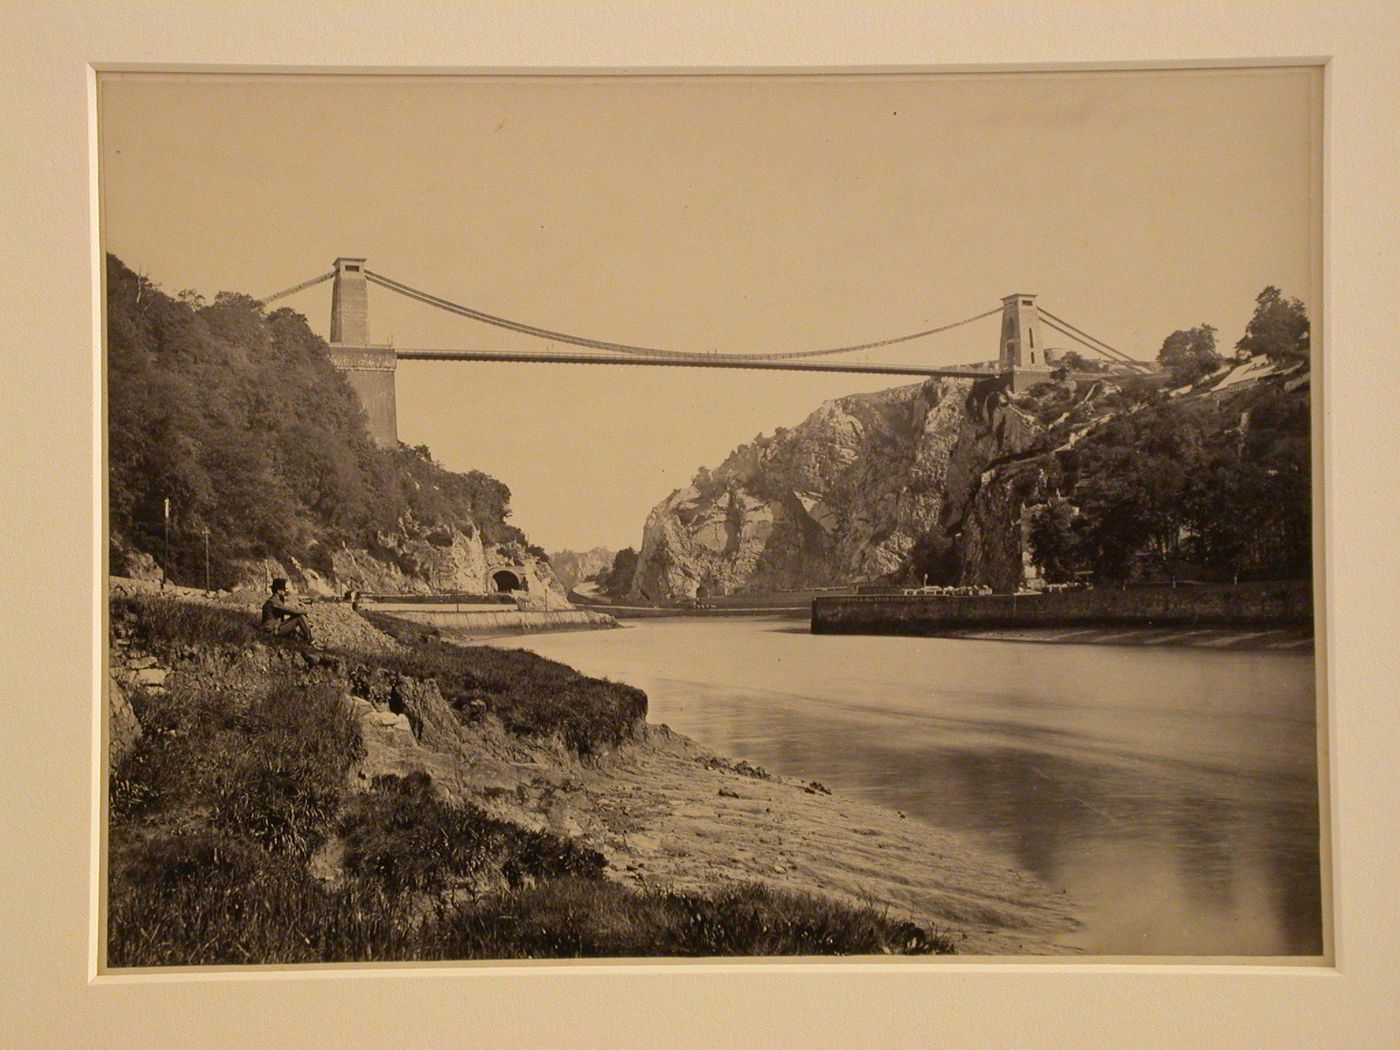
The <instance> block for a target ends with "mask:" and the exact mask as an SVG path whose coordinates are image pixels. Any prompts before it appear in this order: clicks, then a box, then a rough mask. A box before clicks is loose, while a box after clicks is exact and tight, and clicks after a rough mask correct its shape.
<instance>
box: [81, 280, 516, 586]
mask: <svg viewBox="0 0 1400 1050" xmlns="http://www.w3.org/2000/svg"><path fill="white" fill-rule="evenodd" d="M107 325H108V340H107V342H108V358H107V367H108V371H107V408H108V463H109V471H110V473H109V480H110V484H109V497H110V507H111V531H112V534H113V537H114V540H116V539H118V538H119V539H122V540H124V541H125V542H126V543H127V544H129V545H130V546H132V547H135V548H137V549H140V550H143V551H146V552H148V553H150V554H152V555H154V556H155V557H156V558H157V560H158V561H160V562H161V563H162V565H163V567H164V568H165V569H166V571H167V572H168V573H169V574H170V575H171V576H172V578H174V579H177V580H180V581H183V582H190V583H194V582H202V581H203V577H204V538H205V531H206V530H207V531H208V539H209V552H210V562H211V570H212V573H211V575H212V582H213V583H214V584H215V585H221V584H224V583H227V582H230V580H231V578H232V575H233V571H234V569H233V566H232V565H231V564H230V563H231V562H233V561H234V560H236V559H241V558H256V557H261V556H264V555H270V556H274V557H278V558H285V557H288V556H290V557H296V558H298V559H300V560H302V561H304V562H307V563H309V564H313V565H322V566H324V564H325V562H326V559H327V554H328V551H329V549H331V548H333V547H335V546H336V545H338V544H340V543H343V542H348V543H350V544H352V545H356V546H365V545H368V544H369V543H370V542H372V540H373V537H374V535H375V533H376V532H377V531H379V530H389V529H392V528H394V527H395V525H396V524H397V523H398V522H399V521H400V520H401V519H403V518H405V517H407V516H411V517H412V518H413V519H414V520H415V521H417V522H419V523H420V524H423V525H425V526H430V527H431V526H434V525H445V526H453V527H457V528H461V529H464V530H466V531H470V530H472V529H473V528H480V529H481V530H482V533H483V535H484V538H485V540H486V541H487V542H492V543H505V542H518V541H521V540H523V536H522V534H521V533H520V531H519V530H518V529H516V528H515V527H514V526H512V525H509V524H508V523H507V521H506V518H507V517H508V515H509V513H510V510H509V502H510V490H509V489H507V488H506V486H505V485H503V484H501V482H499V481H497V480H496V479H494V478H491V477H489V476H487V475H485V474H482V473H480V472H478V471H472V472H469V473H467V474H454V473H450V472H448V471H446V470H444V469H443V468H442V467H440V466H438V465H437V464H435V463H434V462H433V461H432V458H431V456H430V455H429V453H428V450H427V449H426V448H424V447H422V446H418V447H416V448H408V447H407V446H400V447H399V448H397V449H392V450H391V449H377V448H375V447H374V446H373V445H372V444H371V442H370V440H369V437H368V433H367V431H366V429H365V418H364V413H363V412H362V410H361V408H360V405H359V402H358V401H357V399H356V398H355V395H354V393H353V391H351V389H350V387H349V386H348V384H347V383H346V382H345V380H344V378H343V377H342V376H341V375H340V374H339V373H338V372H337V371H336V370H335V369H334V368H333V367H332V365H331V363H330V361H329V359H328V357H327V355H326V347H325V343H324V342H322V340H321V339H320V338H319V337H318V336H316V335H315V334H314V333H313V332H312V331H311V329H310V328H309V327H308V326H307V323H306V319H305V318H304V317H303V316H302V315H300V314H298V313H295V312H293V311H292V310H289V309H278V310H274V311H272V312H271V313H267V314H265V313H264V311H263V308H262V307H261V306H260V305H259V304H258V303H257V302H256V301H255V300H253V299H251V298H249V297H248V296H246V295H238V294H233V293H228V292H221V293H219V295H218V296H217V297H216V298H215V299H214V301H213V302H212V303H205V302H204V301H203V300H202V299H200V298H199V297H198V296H195V295H192V294H190V293H184V294H182V295H181V297H180V298H178V299H176V298H171V297H170V296H168V295H165V294H164V293H163V292H161V291H160V290H159V289H158V288H157V287H156V286H155V285H153V284H152V283H151V282H150V281H148V280H146V279H145V278H144V277H141V276H138V275H137V274H135V273H133V272H132V271H131V270H130V269H128V268H127V267H126V266H124V265H123V264H122V263H121V261H120V260H118V259H116V258H115V257H113V256H108V259H107ZM167 498H168V499H169V500H170V509H171V524H172V533H171V543H170V548H169V553H168V557H167V553H166V545H165V532H164V501H165V500H166V499H167ZM118 553H119V552H118V551H116V550H114V554H118ZM114 564H117V558H114Z"/></svg>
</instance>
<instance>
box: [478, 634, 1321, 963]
mask: <svg viewBox="0 0 1400 1050" xmlns="http://www.w3.org/2000/svg"><path fill="white" fill-rule="evenodd" d="M491 644H495V645H500V646H505V647H509V648H517V647H523V648H529V649H531V650H534V651H535V652H537V653H540V654H541V655H543V656H547V657H550V658H552V659H555V660H560V661H562V662H564V663H567V664H569V665H571V666H573V667H576V668H578V669H579V670H581V671H583V672H585V673H586V674H591V675H596V676H602V677H607V678H612V679H614V680H618V681H623V682H628V683H630V684H632V685H636V686H638V687H640V688H642V689H644V690H646V693H647V696H648V697H649V698H650V714H649V716H648V718H649V720H650V721H652V722H665V723H668V724H669V725H670V726H671V727H672V728H673V729H675V730H677V731H678V732H681V733H685V734H686V735H688V736H690V737H692V738H694V739H696V740H698V741H700V742H701V743H702V744H704V745H705V746H707V747H709V748H711V749H713V750H714V751H717V752H719V753H720V754H723V755H727V756H730V757H732V758H743V759H747V760H749V761H750V762H753V763H756V764H758V765H762V766H766V767H768V768H769V769H772V770H774V771H775V772H780V773H785V774H790V775H793V776H799V777H802V778H803V779H817V780H820V781H821V782H823V783H824V784H826V785H827V786H828V787H830V788H831V789H832V790H833V791H837V792H842V793H846V794H848V795H851V796H855V797H860V798H863V799H866V800H868V801H872V802H876V803H879V804H882V805H885V806H889V807H893V808H897V809H900V810H902V811H904V812H905V813H907V814H908V815H909V816H910V817H912V818H916V819H920V820H924V821H927V822H929V823H930V824H934V825H936V826H938V827H940V828H944V829H947V830H952V831H956V832H959V833H961V834H962V835H963V836H965V837H966V838H967V839H968V840H969V841H970V842H972V843H973V844H975V845H976V846H978V847H979V848H980V849H981V850H982V851H983V852H985V853H988V854H991V855H994V856H996V857H997V858H999V859H1001V860H1003V861H1006V862H1009V863H1012V864H1016V865H1018V866H1020V867H1022V868H1025V869H1027V870H1029V871H1032V872H1034V873H1035V874H1036V875H1038V876H1039V877H1040V878H1041V879H1042V880H1044V881H1045V882H1046V883H1048V884H1050V885H1051V886H1054V887H1057V888H1063V889H1065V890H1067V891H1068V892H1069V894H1070V895H1071V896H1072V897H1073V898H1074V899H1075V900H1076V901H1077V903H1078V905H1079V914H1080V916H1081V918H1082V919H1083V922H1084V926H1083V928H1082V929H1081V930H1080V931H1078V932H1076V933H1075V934H1073V935H1071V936H1070V937H1069V938H1067V940H1068V942H1069V943H1072V944H1074V945H1077V946H1079V947H1080V948H1082V949H1084V950H1086V951H1088V952H1091V953H1095V954H1112V955H1131V954H1153V955H1290V954H1303V955H1314V954H1319V953H1320V952H1321V933H1320V917H1319V900H1320V892H1319V883H1318V871H1319V865H1318V846H1317V843H1318V802H1317V778H1316V733H1315V716H1314V712H1315V702H1314V685H1313V667H1314V665H1313V658H1312V656H1311V655H1310V654H1307V653H1280V652H1263V651H1260V652H1220V651H1205V650H1201V649H1188V648H1166V647H1155V648H1154V647H1143V646H1136V647H1127V646H1125V647H1118V646H1112V645H1038V644H1034V643H1028V642H998V641H974V640H963V639H944V638H883V637H834V636H825V637H813V636H812V635H811V634H809V633H808V632H807V629H806V625H805V624H803V623H799V622H796V621H792V620H786V621H784V620H773V619H741V620H735V619H723V618H715V619H669V620H648V621H641V622H639V623H637V624H636V625H635V626H629V627H628V628H626V629H624V630H617V631H586V632H582V631H581V632H576V633H561V634H543V635H535V636H531V637H524V638H522V637H514V638H501V639H496V640H495V641H494V642H492V643H491Z"/></svg>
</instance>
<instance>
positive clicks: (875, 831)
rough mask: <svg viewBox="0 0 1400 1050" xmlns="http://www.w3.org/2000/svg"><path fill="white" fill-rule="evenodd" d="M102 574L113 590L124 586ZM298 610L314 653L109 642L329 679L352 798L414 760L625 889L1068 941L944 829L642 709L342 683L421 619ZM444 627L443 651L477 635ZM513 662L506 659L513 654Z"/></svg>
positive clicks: (291, 682) (1067, 909) (252, 671)
mask: <svg viewBox="0 0 1400 1050" xmlns="http://www.w3.org/2000/svg"><path fill="white" fill-rule="evenodd" d="M113 583H114V586H113V588H112V596H113V597H114V598H115V597H117V596H118V595H120V594H122V593H123V592H125V593H131V591H130V590H127V589H126V588H123V587H120V586H117V585H116V583H117V581H113ZM132 590H136V591H140V590H145V588H140V587H138V588H134V589H132ZM148 593H149V592H148ZM160 597H162V598H164V599H166V600H170V601H173V602H192V603H194V604H198V605H201V606H204V607H207V608H210V609H215V610H217V609H220V608H222V609H224V610H227V611H228V613H229V614H233V617H234V618H235V619H237V618H245V619H246V623H247V625H248V626H247V627H246V628H241V630H248V631H251V630H252V625H253V623H254V622H255V621H254V619H253V614H254V612H255V606H253V605H251V604H250V603H249V600H248V599H247V598H246V597H235V596H230V595H225V596H219V597H209V596H205V595H202V594H198V593H172V592H169V591H168V592H167V593H166V594H165V595H163V596H160ZM310 615H311V619H312V624H313V629H315V630H316V632H317V636H318V638H324V639H325V640H326V642H327V643H328V646H327V649H326V650H322V651H320V652H304V651H303V650H302V648H301V647H298V646H285V645H281V644H276V645H273V644H271V643H269V642H265V641H263V640H262V639H261V638H259V640H258V641H251V639H250V641H249V642H245V643H241V644H242V645H244V646H250V647H245V648H242V649H235V650H233V651H232V652H225V653H223V655H219V653H218V652H217V651H215V650H212V649H211V650H209V651H208V652H204V653H202V654H201V652H200V651H197V650H196V649H194V648H190V647H189V646H188V645H183V646H182V647H179V648H177V649H176V650H173V652H178V653H179V654H182V655H179V656H178V658H175V659H171V658H168V657H161V658H160V659H159V660H156V659H152V658H142V660H141V662H139V663H130V661H129V659H128V657H129V655H130V654H129V651H128V650H122V653H123V654H125V655H122V656H120V657H119V656H118V653H117V650H116V649H113V650H112V654H113V655H112V660H113V661H119V660H121V659H127V660H128V664H129V666H130V667H133V668H136V667H139V670H129V671H127V672H123V673H124V674H126V675H127V676H128V677H129V678H131V680H132V681H135V680H137V678H140V679H141V680H145V679H146V678H149V679H151V680H157V679H158V680H159V682H160V683H163V684H161V685H160V686H159V687H158V688H160V689H161V690H162V691H164V690H167V689H171V688H174V689H176V690H177V691H178V690H180V689H182V688H188V687H187V686H185V685H182V684H181V683H183V682H192V681H196V680H210V681H223V680H224V679H225V677H226V676H228V675H234V676H237V677H238V679H239V680H240V681H243V680H246V681H247V682H248V683H252V682H254V681H264V682H268V683H283V684H284V685H285V686H294V687H296V688H299V689H314V688H321V689H324V688H326V687H331V688H334V689H336V690H337V691H339V693H340V696H341V697H342V698H343V700H342V702H343V703H344V704H345V705H347V710H348V712H349V714H350V715H351V717H353V719H354V722H355V724H356V725H357V726H358V728H359V733H360V736H361V738H362V741H363V746H364V749H363V754H362V756H361V757H359V758H358V759H357V760H356V761H355V762H354V764H353V767H352V768H351V769H350V770H349V772H348V774H347V776H348V780H347V782H346V789H347V790H349V791H350V793H351V794H350V796H349V797H356V796H360V797H362V796H363V795H364V794H365V793H366V792H374V791H375V790H377V788H376V785H377V784H378V783H380V782H381V781H379V780H378V779H377V778H382V777H386V776H390V777H398V778H408V777H411V776H412V775H413V774H425V775H426V776H427V778H429V781H430V783H431V784H432V785H433V791H434V792H435V793H436V794H437V795H438V796H440V797H441V798H442V799H443V800H444V801H446V802H448V803H450V804H456V805H459V806H467V807H472V806H474V807H477V808H478V809H479V810H481V811H483V812H485V813H486V814H489V815H490V816H491V817H493V818H496V819H499V820H502V821H506V822H509V823H510V824H513V825H516V826H519V827H521V828H524V829H528V830H530V831H533V832H547V833H551V834H553V835H557V836H562V837H565V838H567V839H569V840H573V841H574V842H576V843H578V844H580V845H582V846H584V847H587V848H591V849H594V850H597V851H598V852H599V853H600V854H601V855H602V857H603V858H604V859H605V861H606V868H605V870H604V872H603V875H604V877H605V878H606V879H607V880H609V881H611V882H614V883H617V884H620V885H621V886H622V887H626V888H628V889H630V890H639V891H643V892H644V893H645V892H647V891H658V892H661V893H663V894H665V893H699V894H702V895H706V896H714V895H717V894H721V893H723V892H724V891H725V890H726V889H727V888H729V887H732V886H735V885H758V886H761V887H764V888H766V889H768V890H775V891H789V892H796V893H799V894H810V895H815V896H817V897H820V898H823V899H827V900H829V901H832V902H834V903H837V904H842V905H854V906H856V907H867V908H874V909H875V911H877V912H879V913H882V914H884V915H886V916H888V917H890V918H891V919H899V920H908V921H912V922H913V923H915V924H917V925H918V926H919V927H921V928H924V929H928V930H930V931H933V932H934V933H936V934H940V935H947V936H948V937H950V938H952V939H953V942H954V943H955V945H956V950H957V951H958V952H959V953H961V954H963V955H968V954H972V955H1022V956H1035V955H1060V956H1063V955H1070V954H1077V953H1078V950H1077V949H1075V948H1073V947H1070V946H1067V945H1065V944H1064V943H1062V941H1063V938H1064V936H1065V935H1066V934H1069V933H1071V932H1072V931H1074V930H1075V929H1077V928H1078V927H1079V925H1080V924H1079V922H1078V920H1077V918H1076V916H1075V914H1074V906H1073V904H1072V902H1071V901H1070V899H1069V897H1068V896H1067V894H1066V893H1064V892H1063V891H1060V890H1056V889H1055V888H1053V887H1051V886H1048V885H1046V884H1044V883H1043V882H1041V881H1040V880H1038V879H1037V878H1036V877H1035V876H1033V875H1031V874H1030V873H1028V872H1026V871H1024V870H1019V869H1015V868H1012V867H1008V866H1006V865H1004V864H1002V863H1000V862H998V861H996V860H993V859H992V858H990V857H987V856H984V855H982V854H980V853H979V852H977V851H976V850H975V849H974V848H973V847H972V846H970V845H969V844H968V843H966V842H964V841H963V840H961V839H960V838H958V837H957V836H956V835H954V834H951V833H948V832H944V831H940V830H938V829H936V828H934V827H933V826H932V825H930V824H926V823H924V822H922V821H919V820H914V819H909V818H906V817H905V816H904V814H902V813H900V812H898V811H897V810H892V809H885V808H883V807H880V806H877V805H874V804H871V803H866V802H861V801H858V800H855V799H851V798H846V797H843V796H841V795H839V794H832V793H831V792H830V791H828V790H827V789H826V788H825V787H823V786H822V785H820V784H817V783H815V782H811V781H807V782H804V781H802V780H800V779H797V778H794V777H790V776H782V775H777V774H773V773H770V772H768V771H766V770H762V769H759V768H757V767H754V766H751V765H750V764H749V763H747V762H743V761H735V760H733V759H729V758H726V757H723V756H721V755H718V754H716V753H714V752H712V751H710V750H708V749H706V748H704V747H703V746H701V745H700V744H698V743H697V742H695V741H694V740H691V739H689V738H687V737H684V736H682V735H680V734H678V733H675V732H673V731H672V730H670V729H669V727H667V726H665V725H659V724H653V723H649V722H646V720H645V715H643V716H641V717H640V718H638V719H637V720H636V721H634V722H633V723H632V724H631V728H630V731H629V732H627V733H626V734H624V736H623V738H622V739H621V742H619V743H616V744H614V745H610V746H607V747H604V748H603V749H602V750H599V751H596V752H595V753H593V754H591V755H589V756H587V757H583V756H582V755H581V753H575V752H574V751H573V750H571V748H570V747H568V746H566V745H565V742H564V740H563V739H562V738H561V737H559V736H558V735H554V734H550V735H544V736H522V735H519V733H513V732H510V731H508V730H507V728H506V725H505V724H504V723H503V722H502V721H501V720H500V719H498V718H496V717H494V716H490V717H479V716H475V715H473V716H471V717H464V711H463V709H462V708H461V707H457V708H456V709H454V706H453V705H452V704H449V702H448V701H447V700H446V699H445V698H444V695H443V692H441V691H440V690H439V687H438V684H437V682H436V681H435V679H434V678H432V677H417V678H410V677H407V676H406V675H404V674H403V673H401V672H395V671H392V670H381V671H374V672H372V673H371V674H370V676H369V678H368V679H365V680H364V682H367V683H369V688H368V691H365V688H366V686H365V684H364V683H362V684H360V685H357V684H356V676H357V675H359V676H360V678H363V676H364V672H363V671H361V672H355V673H351V668H350V666H348V665H347V664H346V661H349V662H350V663H351V664H353V663H355V662H359V661H365V662H366V663H365V666H366V667H370V668H372V667H374V666H375V664H374V661H375V659H376V655H375V654H384V655H385V656H386V657H392V656H393V654H396V653H397V654H404V653H408V652H411V651H412V649H413V648H415V647H424V646H426V645H428V644H429V642H428V641H427V640H426V639H425V635H426V633H427V632H428V631H430V630H432V629H431V628H425V627H424V626H423V625H421V624H417V623H413V622H411V621H407V622H406V625H407V626H409V627H410V628H411V629H412V631H413V632H416V633H415V634H414V636H413V637H411V638H409V639H408V640H407V641H405V640H403V639H398V638H397V634H396V635H395V637H391V636H390V635H388V634H384V633H382V632H381V631H380V630H378V629H376V628H375V627H374V626H373V625H372V624H371V623H370V621H369V620H367V619H366V618H364V617H363V616H361V615H359V614H358V613H356V612H354V611H353V610H351V609H350V608H349V606H347V605H343V604H339V603H321V604H317V605H313V606H312V608H311V611H310ZM240 622H241V621H240ZM252 637H257V636H252ZM441 640H442V641H446V642H448V643H450V647H451V648H453V649H459V648H460V649H464V650H467V649H471V648H480V647H476V646H473V645H472V643H470V642H468V641H465V640H461V639H455V638H443V639H441ZM230 659H232V661H233V662H232V663H230V662H229V661H230ZM512 659H513V660H516V663H513V664H511V665H510V666H512V667H514V666H516V664H518V663H519V660H517V659H516V658H512ZM520 659H524V660H525V664H522V665H520V669H521V673H526V672H528V673H529V674H530V675H536V674H541V673H545V672H547V673H549V674H559V673H562V674H563V676H564V677H563V679H561V682H562V683H565V684H567V683H569V682H577V683H578V684H580V685H582V684H586V683H588V682H594V683H595V685H596V684H601V683H598V682H597V681H596V680H593V679H588V678H586V676H583V675H580V674H579V673H578V672H576V671H573V670H572V669H568V670H567V671H565V670H564V668H563V665H558V664H553V665H552V666H553V668H554V670H551V669H550V667H549V666H547V665H550V664H551V663H552V662H550V661H546V660H543V659H541V658H539V657H536V656H534V655H533V654H529V655H527V656H523V657H521V658H520ZM535 661H539V662H538V663H536V662H535ZM488 663H489V662H488ZM114 666H116V664H115V663H114ZM390 666H392V665H390ZM415 673H417V672H415ZM187 675H192V676H194V678H186V677H185V676H187ZM132 676H135V677H132ZM210 676H213V677H212V679H211V678H210ZM347 676H348V677H347ZM532 680H533V679H532ZM541 681H544V679H541ZM374 683H378V684H374ZM113 688H114V690H116V691H115V692H114V693H113V696H112V701H111V705H110V706H109V712H108V717H109V718H112V719H114V722H113V724H114V726H115V725H116V723H117V721H120V720H122V719H127V720H128V722H127V729H128V732H127V735H126V739H127V741H128V744H127V746H128V747H129V746H131V744H130V741H134V740H136V739H139V738H140V736H141V733H142V730H141V727H140V725H139V723H134V718H133V717H132V711H131V707H130V705H129V704H127V703H126V701H125V696H124V694H123V693H122V692H121V691H120V689H117V687H116V686H115V685H114V686H113ZM568 688H574V686H569V687H568ZM612 688H624V689H625V688H626V687H622V686H613V687H612ZM538 695H539V696H540V697H541V698H542V699H543V698H544V694H543V693H541V694H538ZM639 695H640V694H639ZM395 697H400V699H399V700H398V701H397V703H396V701H395V699H394V698H395ZM405 705H406V706H405ZM132 723H134V736H132V735H131V733H130V728H131V725H132ZM114 739H115V737H114ZM344 851H345V844H344V842H343V841H342V840H341V839H340V838H339V834H338V833H336V832H334V831H332V832H331V834H330V837H329V838H328V839H327V841H326V842H325V843H324V844H323V845H322V846H321V847H320V848H319V849H318V850H317V851H316V853H315V855H314V856H312V857H310V858H308V870H309V871H310V873H311V874H312V875H313V876H314V877H315V878H316V879H317V880H320V882H321V884H322V885H323V886H325V887H327V888H328V889H331V890H333V889H334V888H335V887H336V886H339V885H341V883H342V881H343V880H344V878H345V877H346V871H345V869H344V863H345V862H344ZM818 954H827V953H818ZM837 954H841V953H837ZM658 957H660V956H658Z"/></svg>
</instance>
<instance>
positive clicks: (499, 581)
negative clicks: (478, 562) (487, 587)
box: [491, 569, 525, 594]
mask: <svg viewBox="0 0 1400 1050" xmlns="http://www.w3.org/2000/svg"><path fill="white" fill-rule="evenodd" d="M491 587H492V589H493V590H494V591H495V592H496V593H497V594H509V593H510V592H511V591H523V590H525V578H524V577H523V576H521V575H520V573H518V572H514V571H513V570H511V569H497V570H496V571H495V572H493V573H492V574H491Z"/></svg>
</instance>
